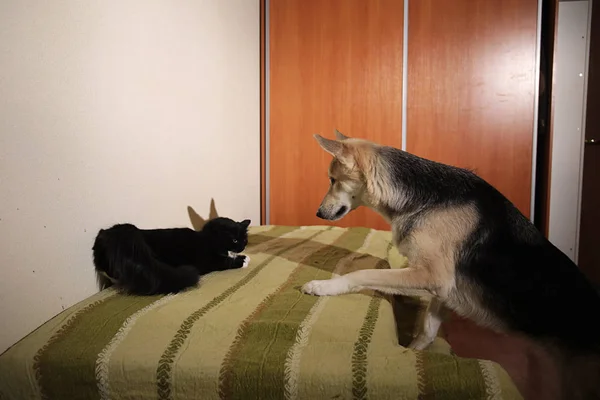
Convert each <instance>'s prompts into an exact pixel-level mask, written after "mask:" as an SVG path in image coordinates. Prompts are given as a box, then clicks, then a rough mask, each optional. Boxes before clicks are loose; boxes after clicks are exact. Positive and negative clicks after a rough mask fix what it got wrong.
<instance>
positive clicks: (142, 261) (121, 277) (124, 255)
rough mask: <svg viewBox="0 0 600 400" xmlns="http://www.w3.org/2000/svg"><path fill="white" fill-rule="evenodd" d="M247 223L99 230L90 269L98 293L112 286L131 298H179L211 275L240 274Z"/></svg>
mask: <svg viewBox="0 0 600 400" xmlns="http://www.w3.org/2000/svg"><path fill="white" fill-rule="evenodd" d="M249 225H250V220H244V221H242V222H235V221H233V220H231V219H229V218H215V219H212V220H210V221H208V222H207V223H206V224H205V225H204V227H203V228H202V230H201V231H198V232H197V231H194V230H192V229H189V228H173V229H138V228H137V227H136V226H134V225H132V224H118V225H115V226H113V227H111V228H109V229H101V230H100V231H99V232H98V235H97V236H96V240H95V242H94V247H93V253H94V265H95V267H96V274H97V275H98V281H99V283H100V285H101V287H107V286H110V285H111V284H115V285H116V286H117V287H118V288H119V289H121V290H122V291H124V292H126V293H129V294H137V295H153V294H166V293H177V292H179V291H181V290H183V289H185V288H188V287H191V286H195V285H196V284H197V283H198V281H199V280H200V276H202V275H205V274H207V273H209V272H213V271H222V270H227V269H235V268H244V267H246V266H247V265H248V263H249V261H250V258H249V257H248V256H241V255H237V253H240V252H242V251H244V249H245V248H246V245H247V244H248V226H249Z"/></svg>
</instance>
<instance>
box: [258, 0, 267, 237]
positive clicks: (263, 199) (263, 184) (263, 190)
mask: <svg viewBox="0 0 600 400" xmlns="http://www.w3.org/2000/svg"><path fill="white" fill-rule="evenodd" d="M259 1H260V224H261V225H264V224H265V223H266V220H267V195H268V193H267V176H266V172H267V171H266V162H267V155H266V140H267V132H266V117H267V114H266V111H267V110H266V104H265V103H266V101H265V100H266V92H265V91H266V84H267V82H266V81H265V78H266V74H265V63H266V59H265V58H266V54H265V51H266V49H265V47H266V9H265V7H266V4H265V1H266V0H259Z"/></svg>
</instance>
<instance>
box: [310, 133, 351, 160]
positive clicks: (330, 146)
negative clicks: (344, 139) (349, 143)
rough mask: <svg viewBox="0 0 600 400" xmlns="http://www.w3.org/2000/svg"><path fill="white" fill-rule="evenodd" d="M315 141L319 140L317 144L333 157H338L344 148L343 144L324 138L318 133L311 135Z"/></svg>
mask: <svg viewBox="0 0 600 400" xmlns="http://www.w3.org/2000/svg"><path fill="white" fill-rule="evenodd" d="M313 136H314V137H315V139H317V142H319V146H321V147H322V148H323V150H325V151H326V152H328V153H329V154H331V155H332V156H334V157H339V156H341V155H342V152H343V150H344V145H343V144H342V143H340V142H338V141H337V140H331V139H325V138H324V137H323V136H321V135H319V134H314V135H313Z"/></svg>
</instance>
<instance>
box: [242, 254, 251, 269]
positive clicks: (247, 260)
mask: <svg viewBox="0 0 600 400" xmlns="http://www.w3.org/2000/svg"><path fill="white" fill-rule="evenodd" d="M243 257H244V264H242V268H246V267H247V266H248V265H250V257H248V256H243Z"/></svg>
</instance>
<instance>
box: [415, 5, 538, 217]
mask: <svg viewBox="0 0 600 400" xmlns="http://www.w3.org/2000/svg"><path fill="white" fill-rule="evenodd" d="M408 21H409V23H408V63H407V74H408V84H407V90H408V100H407V115H406V116H405V118H407V121H406V122H407V137H406V147H407V150H408V151H409V152H412V153H415V154H417V155H419V156H422V157H426V158H430V159H433V160H436V161H440V162H444V163H448V164H452V165H457V166H461V167H467V168H471V169H474V170H475V171H476V172H477V173H478V174H479V175H480V176H482V177H483V178H484V179H486V180H488V181H489V182H490V183H492V184H493V185H494V186H495V187H496V188H497V189H498V190H500V191H501V192H502V193H503V194H504V195H505V196H507V197H508V198H509V199H510V200H511V201H513V202H514V203H515V205H516V206H517V207H518V208H519V209H520V210H521V211H522V212H523V213H524V214H525V215H527V216H529V215H530V208H531V194H532V193H531V186H532V161H533V158H532V157H533V141H534V125H535V124H536V123H535V122H534V120H535V107H536V106H537V104H536V102H535V97H536V93H537V91H536V86H537V79H536V77H537V74H536V68H537V59H538V57H537V52H536V50H537V23H538V1H537V0H494V1H491V0H452V1H448V0H410V3H409V12H408Z"/></svg>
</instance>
